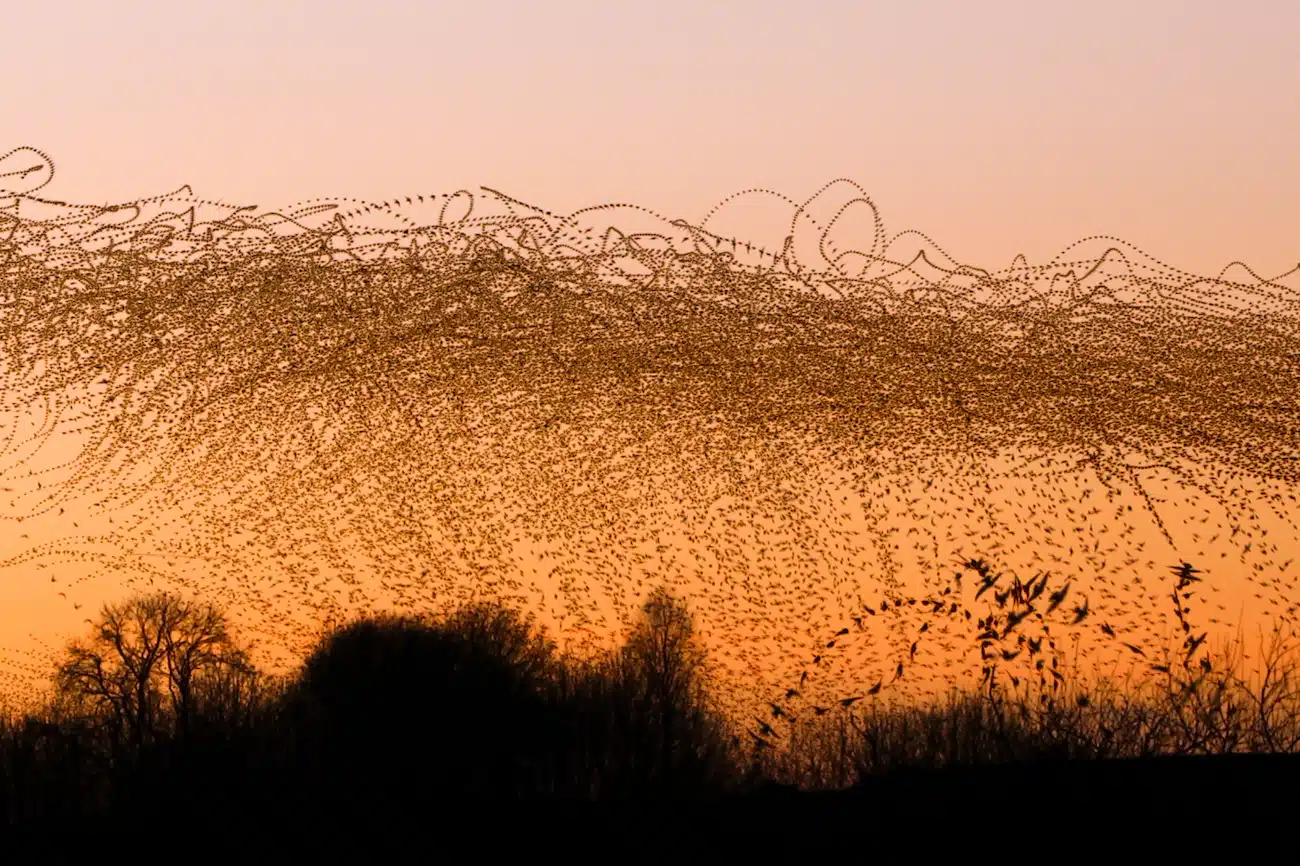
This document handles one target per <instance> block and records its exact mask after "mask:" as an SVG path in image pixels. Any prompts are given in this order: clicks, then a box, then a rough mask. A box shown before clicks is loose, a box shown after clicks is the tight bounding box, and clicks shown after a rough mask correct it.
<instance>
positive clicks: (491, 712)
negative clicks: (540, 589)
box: [286, 606, 550, 809]
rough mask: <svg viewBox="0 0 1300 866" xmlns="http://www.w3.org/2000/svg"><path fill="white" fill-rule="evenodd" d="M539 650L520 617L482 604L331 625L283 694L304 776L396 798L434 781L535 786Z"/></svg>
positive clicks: (332, 787) (485, 789)
mask: <svg viewBox="0 0 1300 866" xmlns="http://www.w3.org/2000/svg"><path fill="white" fill-rule="evenodd" d="M549 652H550V647H549V644H548V643H547V642H546V641H545V640H543V639H541V638H539V637H534V636H533V635H532V634H531V628H530V623H529V622H528V621H527V620H524V619H521V618H520V617H519V616H518V615H517V614H516V613H515V612H513V611H509V610H506V609H504V608H499V607H492V606H479V607H474V608H470V609H468V610H463V611H460V612H458V613H457V614H455V615H453V616H452V617H451V618H449V619H447V620H445V621H442V622H433V621H431V620H429V619H427V618H421V617H411V616H406V617H397V616H391V615H384V616H378V617H372V618H368V619H365V620H361V621H358V622H354V623H352V624H350V625H348V626H346V627H344V628H342V629H340V630H338V631H336V632H334V633H333V634H331V635H330V636H328V637H327V638H326V639H325V640H324V641H323V643H322V644H321V646H320V647H318V649H317V650H316V651H315V652H313V653H312V654H311V655H310V656H309V657H308V659H307V660H306V662H305V663H304V665H303V668H302V671H301V674H300V675H299V677H298V679H297V681H296V682H295V683H294V684H293V686H292V687H291V688H290V693H289V695H288V697H287V703H286V706H287V713H286V716H287V718H289V719H290V720H291V724H292V725H293V726H294V727H295V730H296V731H297V732H298V743H299V751H298V755H299V761H300V765H299V768H300V772H302V773H304V774H305V775H304V777H303V781H304V782H305V783H306V785H307V787H309V788H311V789H313V790H315V791H316V792H317V794H318V795H320V796H322V797H325V798H328V799H332V800H333V801H334V802H336V803H337V802H342V801H343V800H344V799H346V800H347V801H349V802H351V803H353V804H354V805H361V806H371V807H374V806H378V805H380V804H382V805H383V806H385V807H397V808H399V809H400V808H403V807H410V806H414V805H416V802H415V801H417V800H419V799H422V798H423V797H425V796H427V795H428V794H429V793H431V792H433V791H436V792H437V793H438V794H445V793H448V792H452V793H459V794H464V795H471V796H491V795H496V794H503V795H512V794H516V793H523V792H526V791H527V790H529V789H532V788H534V787H535V785H536V782H537V779H536V776H537V772H538V771H539V769H540V767H539V762H540V760H541V759H542V758H544V757H545V751H546V749H545V743H544V742H543V741H542V737H543V732H544V731H545V727H544V726H543V725H542V718H541V717H542V716H543V715H544V713H543V707H542V695H541V690H540V688H539V685H540V683H541V679H540V677H541V675H542V673H543V672H544V671H545V670H546V668H547V665H548V663H549ZM411 792H413V794H412V793H411ZM408 796H410V799H409V800H408V801H407V802H396V801H398V800H401V799H402V798H404V797H408Z"/></svg>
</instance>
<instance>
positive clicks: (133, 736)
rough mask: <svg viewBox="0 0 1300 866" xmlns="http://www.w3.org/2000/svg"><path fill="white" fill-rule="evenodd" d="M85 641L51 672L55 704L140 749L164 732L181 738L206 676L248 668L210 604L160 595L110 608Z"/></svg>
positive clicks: (73, 647) (69, 649)
mask: <svg viewBox="0 0 1300 866" xmlns="http://www.w3.org/2000/svg"><path fill="white" fill-rule="evenodd" d="M92 625H93V632H92V634H91V636H90V637H89V638H88V639H82V640H75V641H73V642H72V643H70V644H69V645H68V647H67V649H66V651H65V653H64V658H63V660H62V661H61V662H60V663H59V664H58V667H57V669H56V674H55V689H56V700H57V701H59V702H60V703H61V704H63V705H65V706H67V707H69V708H72V709H74V710H77V711H86V710H88V711H89V712H90V714H91V715H93V716H96V717H99V718H101V719H103V720H104V721H106V722H107V724H108V727H109V730H110V732H111V733H112V735H113V739H114V742H115V743H118V744H120V743H121V742H122V740H123V738H124V737H125V739H126V740H127V741H128V742H129V743H130V745H131V746H133V747H134V749H135V750H136V751H137V753H138V751H139V750H140V749H141V748H142V747H143V746H144V745H145V744H146V743H148V742H150V741H151V740H152V739H153V738H155V737H156V736H157V735H158V734H159V733H160V731H162V730H163V729H164V727H166V726H169V725H168V723H170V726H174V732H175V733H177V734H178V735H179V736H181V737H182V738H184V737H185V736H186V735H187V734H188V733H189V731H190V727H191V724H192V722H193V720H194V717H195V713H196V711H197V709H198V701H197V694H198V690H199V686H200V684H201V683H202V682H203V681H204V680H205V678H208V677H210V676H211V677H213V678H219V677H224V678H225V679H226V680H229V677H230V675H231V674H232V673H245V672H249V671H251V666H250V665H249V664H248V661H247V654H246V653H245V651H243V650H242V649H240V648H238V647H237V646H236V645H235V643H234V641H233V639H232V637H231V634H230V628H229V622H228V620H227V618H226V616H225V614H224V613H223V612H221V611H220V610H218V609H217V608H216V607H215V606H213V605H211V604H199V603H196V602H191V601H186V600H183V599H182V598H180V597H179V596H177V595H171V594H168V593H157V594H153V595H147V596H136V597H134V598H131V599H129V600H127V601H125V602H122V603H119V604H108V605H105V606H104V607H103V609H102V610H101V612H100V616H99V621H98V622H97V623H92Z"/></svg>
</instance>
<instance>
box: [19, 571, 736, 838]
mask: <svg viewBox="0 0 1300 866" xmlns="http://www.w3.org/2000/svg"><path fill="white" fill-rule="evenodd" d="M641 614H642V615H641V619H640V622H639V623H638V625H637V627H636V628H635V630H634V631H633V632H632V634H631V635H630V636H629V638H628V639H627V640H626V642H625V643H624V645H623V646H621V647H620V648H618V649H616V650H613V651H610V652H607V653H604V654H602V655H599V656H597V657H595V658H582V659H578V658H574V657H569V656H562V655H560V654H559V653H558V652H557V649H556V646H555V645H554V643H553V642H551V641H550V640H548V638H547V637H546V635H545V632H544V631H543V630H540V629H538V628H535V627H534V623H533V621H532V620H531V619H530V618H528V617H525V616H523V615H521V614H520V613H518V612H517V611H514V610H511V609H509V608H506V607H502V606H499V605H495V604H486V603H484V604H477V605H472V606H469V607H466V608H463V609H461V610H459V611H456V612H454V613H452V614H450V615H448V616H444V617H441V618H434V617H430V616H405V617H398V616H388V615H386V616H379V617H372V618H368V619H364V620H360V621H356V622H353V623H351V624H349V625H347V626H345V627H342V628H339V629H337V630H335V631H334V632H332V633H330V634H328V635H327V636H325V638H324V639H323V640H322V642H321V643H320V644H319V645H318V646H317V648H316V649H315V651H314V652H312V653H311V654H310V656H309V657H308V658H307V659H306V661H305V663H304V664H303V665H302V667H301V668H300V670H299V671H297V672H296V674H295V675H293V676H291V677H287V678H274V677H270V676H266V675H264V674H263V673H261V672H259V671H258V670H257V669H256V668H255V667H254V666H253V665H251V664H250V663H249V660H248V653H247V652H245V651H244V650H242V649H240V648H239V647H238V646H237V645H236V643H235V641H234V640H233V639H232V637H231V632H230V629H229V625H228V622H227V620H226V618H225V616H224V615H223V614H222V613H221V612H220V611H218V610H217V609H215V608H214V607H212V606H211V605H204V604H200V603H197V602H192V601H186V600H183V599H181V598H179V597H177V596H172V595H167V594H158V595H153V596H143V597H136V598H133V599H131V600H129V601H128V602H125V603H123V604H118V605H110V606H107V607H105V609H104V610H103V611H102V613H101V616H100V620H99V622H98V623H97V624H96V625H95V627H94V629H93V631H92V634H91V635H90V636H89V637H88V638H84V639H81V640H78V641H75V642H73V643H71V644H70V645H69V646H68V648H67V650H66V652H65V655H64V657H63V660H62V663H61V664H60V665H59V667H58V669H57V671H56V672H55V674H54V678H55V692H54V693H55V698H54V700H53V702H52V703H51V705H50V706H49V707H48V708H46V710H45V711H44V712H42V713H39V714H36V715H31V714H27V715H24V716H21V717H10V718H8V719H6V720H5V722H4V728H3V731H2V733H0V761H2V764H0V767H2V768H3V783H2V784H0V816H2V817H3V820H4V821H5V822H6V823H7V824H9V825H11V826H12V825H18V824H30V823H33V822H36V823H44V822H55V823H59V824H62V825H65V826H66V825H68V824H72V825H76V824H84V823H86V822H96V823H97V822H100V821H107V822H113V821H118V820H124V819H136V818H138V817H139V816H140V815H141V814H149V815H151V816H155V817H158V816H164V817H165V816H166V815H174V816H178V817H179V816H186V818H187V820H189V821H191V822H192V821H193V820H195V819H196V818H202V817H203V816H218V815H220V816H224V818H227V819H232V818H239V817H253V818H256V817H259V816H265V815H267V814H277V815H283V816H286V817H288V816H292V815H294V814H297V815H300V816H311V817H313V818H322V819H323V818H324V817H325V816H327V815H329V814H332V813H336V812H337V813H338V814H339V815H340V816H343V815H346V816H348V817H349V818H351V819H355V818H356V817H357V816H358V815H359V814H361V813H365V812H371V811H374V812H383V813H385V814H387V815H392V814H398V813H403V812H408V811H416V812H418V811H420V810H421V809H423V808H426V807H427V806H428V804H430V803H431V802H439V801H445V800H447V799H448V798H458V799H463V798H490V799H497V798H513V799H539V798H541V799H553V800H554V799H558V800H563V801H599V800H611V799H612V800H618V799H625V800H630V799H647V798H650V799H653V798H663V799H681V798H690V797H700V796H704V797H708V796H712V795H715V794H721V793H725V792H729V791H735V790H738V789H739V788H741V787H743V785H744V784H745V781H746V780H745V778H744V774H743V773H742V772H741V770H740V768H741V767H743V766H744V761H743V760H742V755H741V751H740V748H739V747H740V743H739V741H738V740H737V739H736V738H735V737H733V736H731V735H730V734H729V733H728V728H727V725H726V723H725V721H724V718H723V716H722V714H721V713H720V712H719V711H718V710H717V709H716V708H715V707H714V705H713V704H712V702H711V698H710V694H709V691H708V688H707V682H706V677H705V675H704V671H705V668H704V664H703V662H704V656H703V653H702V652H701V651H700V649H699V647H698V644H697V641H696V639H695V635H694V632H693V627H692V622H691V617H690V614H689V612H688V611H687V609H686V606H685V604H684V603H682V602H680V601H679V600H677V599H676V598H674V597H672V596H671V595H669V594H668V593H666V592H663V591H657V592H655V593H654V594H653V595H652V596H651V597H650V599H649V600H648V601H647V602H646V603H645V605H644V606H643V609H642V612H641Z"/></svg>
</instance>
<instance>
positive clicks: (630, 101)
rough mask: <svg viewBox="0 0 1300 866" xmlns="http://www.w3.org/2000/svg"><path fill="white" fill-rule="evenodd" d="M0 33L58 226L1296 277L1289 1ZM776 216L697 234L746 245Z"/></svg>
mask: <svg viewBox="0 0 1300 866" xmlns="http://www.w3.org/2000/svg"><path fill="white" fill-rule="evenodd" d="M0 27H2V28H3V31H4V32H5V34H6V39H5V43H6V44H5V50H4V53H3V55H2V56H0V69H3V71H4V72H5V81H6V83H5V85H4V90H5V95H4V96H3V98H0V132H3V134H4V136H5V137H6V138H7V140H4V141H0V154H3V153H5V152H7V151H8V150H9V149H10V148H15V147H21V146H32V147H35V148H39V149H40V150H42V151H44V152H45V153H47V154H48V155H49V156H51V157H52V158H53V159H54V161H55V165H56V173H55V176H54V178H53V182H52V183H50V184H49V185H48V186H46V187H44V188H43V189H42V190H41V191H40V193H39V195H41V196H44V197H49V198H52V199H61V200H64V201H67V202H71V203H106V202H126V201H131V200H134V199H136V198H141V197H145V196H151V195H156V194H159V193H163V192H168V191H171V190H174V189H176V188H177V187H179V186H181V185H182V184H190V185H191V186H192V188H193V190H194V193H195V195H196V196H198V197H200V198H210V199H218V200H221V201H224V202H230V203H235V204H240V205H244V204H256V205H259V206H260V209H261V210H272V209H279V208H287V207H290V206H291V205H293V204H294V203H296V202H298V201H301V200H303V199H311V198H320V197H326V198H329V197H354V198H362V199H370V200H384V199H391V198H394V197H396V196H399V195H414V194H417V193H422V194H428V193H442V192H452V191H455V190H457V189H461V188H468V189H477V188H478V187H479V186H481V185H485V186H490V187H494V188H496V189H498V190H501V191H502V192H505V193H507V194H508V195H511V196H513V197H515V198H518V199H521V200H522V201H525V202H528V203H530V204H534V205H537V206H539V207H542V208H546V209H548V210H551V211H554V212H558V213H569V212H572V211H574V210H577V209H579V208H582V207H585V206H589V205H596V204H602V203H610V202H628V203H633V204H638V205H642V206H645V207H647V208H650V209H652V210H655V211H658V212H659V213H661V214H663V215H664V216H666V217H668V218H683V219H686V220H688V221H690V222H696V223H698V222H699V221H700V220H701V219H703V217H704V216H705V215H706V214H707V213H708V211H709V210H710V209H711V208H712V207H713V206H714V205H715V204H717V203H718V202H719V201H720V200H722V199H723V198H725V197H726V196H728V195H730V194H732V193H736V192H740V191H742V190H745V189H750V188H766V189H771V190H774V191H776V192H779V193H782V194H784V195H786V196H788V197H789V198H792V199H795V200H796V201H803V200H804V199H806V198H808V197H809V196H811V195H813V194H814V193H815V192H816V191H817V190H818V189H819V188H821V187H822V186H823V185H824V184H826V183H827V182H829V181H831V180H834V179H835V178H840V177H847V178H850V179H853V180H855V181H857V182H858V183H859V184H860V185H862V186H863V187H864V188H865V190H866V192H867V194H868V195H869V196H871V198H872V199H873V201H874V202H875V204H876V205H877V207H878V208H879V209H880V212H881V215H882V217H883V219H884V222H885V227H886V229H887V230H888V232H889V234H890V235H891V236H892V235H893V234H896V233H898V232H900V231H903V230H905V229H917V230H920V231H922V232H925V233H926V234H927V235H929V237H930V238H932V239H933V240H934V241H935V242H936V243H937V244H938V245H939V246H940V247H942V248H943V249H944V250H945V251H947V252H948V253H949V254H950V255H952V256H953V257H954V258H955V259H957V260H958V261H962V262H966V263H970V264H973V265H978V266H981V267H984V268H988V269H991V270H997V269H1001V268H1005V267H1007V266H1008V265H1010V263H1011V261H1012V259H1013V257H1014V256H1015V255H1016V254H1017V253H1024V254H1025V255H1026V256H1027V257H1028V259H1029V263H1030V264H1031V265H1036V264H1043V263H1045V262H1047V261H1048V260H1049V259H1051V258H1052V257H1053V256H1055V255H1056V254H1057V253H1058V252H1060V251H1061V250H1062V249H1064V248H1065V247H1067V246H1069V245H1070V244H1072V243H1074V242H1075V241H1077V240H1079V239H1081V238H1083V237H1086V236H1090V235H1110V236H1115V237H1119V238H1121V239H1124V240H1125V241H1128V242H1130V243H1132V244H1134V245H1136V246H1137V247H1138V248H1140V249H1141V250H1143V251H1145V252H1146V253H1148V254H1150V255H1151V256H1153V257H1155V258H1156V259H1159V260H1161V261H1163V262H1166V263H1168V264H1171V265H1173V266H1175V267H1178V268H1181V269H1183V270H1187V271H1191V272H1194V273H1197V274H1204V275H1209V276H1215V275H1218V273H1219V272H1220V270H1221V269H1222V268H1224V267H1225V266H1227V265H1228V264H1229V263H1231V262H1233V261H1242V262H1245V263H1246V264H1247V265H1249V266H1251V267H1252V268H1253V269H1254V270H1255V271H1256V273H1258V274H1260V275H1261V276H1264V277H1272V276H1276V275H1278V274H1281V273H1284V272H1286V271H1288V270H1290V269H1292V268H1294V267H1295V266H1296V265H1297V262H1300V240H1298V239H1300V233H1298V232H1297V227H1298V226H1300V199H1297V196H1296V195H1295V193H1296V191H1297V190H1300V160H1298V159H1296V158H1295V150H1296V145H1295V142H1297V141H1300V100H1298V99H1297V98H1296V96H1295V94H1297V93H1300V64H1298V63H1296V61H1295V56H1296V55H1295V41H1294V35H1295V34H1296V33H1297V32H1300V4H1297V3H1293V2H1281V0H1273V2H1263V0H1258V2H1239V3H1224V2H1208V0H1143V2H1140V3H1134V2H1116V0H1089V2H1041V0H1037V2H1034V0H1016V2H1012V0H982V2H957V0H951V2H926V0H895V2H864V0H855V2H810V3H788V2H787V3H773V2H764V0H744V2H698V0H697V2H684V0H659V2H657V3H653V4H636V3H608V2H599V3H598V2H575V0H551V2H545V3H543V2H523V0H512V2H501V0H477V2H461V3H442V2H435V0H412V2H391V0H371V2H368V3H355V2H340V0H312V2H296V0H293V2H290V0H261V2H248V0H223V2H218V3H188V2H174V0H169V2H144V0H122V2H112V3H110V2H91V0H82V2H58V0H44V2H28V3H24V4H15V5H12V6H11V7H7V8H6V9H5V11H4V12H3V13H2V14H0ZM2 186H3V184H2V183H0V187H2ZM792 213H793V209H792V208H790V207H787V206H786V205H785V204H784V203H781V202H779V201H777V200H772V199H763V198H750V199H741V200H738V201H736V202H734V203H732V204H731V205H729V206H728V207H727V209H725V210H724V211H722V212H721V213H720V214H719V215H718V216H716V217H714V218H713V219H712V220H711V221H710V224H709V226H710V228H711V229H713V230H714V231H716V232H718V233H721V234H727V235H732V234H735V235H739V236H741V237H742V238H752V239H754V240H755V241H756V242H757V243H764V244H767V245H769V248H770V246H771V245H773V244H776V245H778V246H779V244H780V241H781V239H782V238H783V237H784V236H785V234H786V233H787V231H788V224H789V220H790V217H791V215H792ZM619 220H620V218H618V217H614V218H613V221H614V222H616V223H618V222H619ZM839 246H840V247H841V248H844V247H845V246H846V244H844V243H841V244H840V245H839ZM904 260H906V258H904ZM1289 282H1292V284H1294V283H1293V281H1289ZM6 532H8V530H6ZM26 544H27V542H23V543H22V547H23V548H25V547H26ZM4 546H5V540H4V538H3V537H0V552H3V548H4ZM0 583H3V582H2V581H0ZM8 591H9V590H6V592H8ZM23 597H24V598H35V596H33V595H31V594H30V593H25V594H24V596H23ZM32 604H35V602H32ZM10 609H11V610H15V609H21V610H23V611H27V614H25V616H29V617H36V616H37V614H36V612H35V610H36V609H35V608H33V607H20V608H13V607H10ZM84 613H85V611H83V612H82V613H79V614H77V615H76V617H75V618H74V619H75V620H79V618H80V617H81V616H82V615H84ZM51 616H53V614H51ZM59 616H61V617H62V616H64V614H63V613H60V614H59ZM61 621H62V620H61ZM30 622H35V620H34V619H32V620H30V621H28V620H27V619H24V621H23V623H22V626H23V627H22V628H19V627H18V626H16V625H15V624H14V622H13V621H12V620H11V621H10V622H9V623H8V625H9V626H10V629H9V630H8V631H7V632H6V634H8V633H10V632H13V633H17V632H19V631H21V632H26V631H28V630H29V629H28V628H27V627H26V626H27V625H29V624H30ZM72 622H73V620H68V623H69V624H70V623H72Z"/></svg>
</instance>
